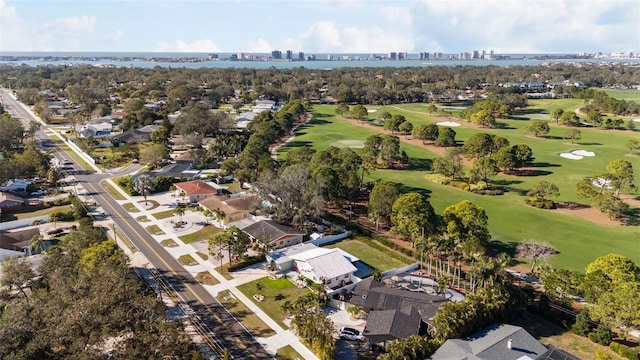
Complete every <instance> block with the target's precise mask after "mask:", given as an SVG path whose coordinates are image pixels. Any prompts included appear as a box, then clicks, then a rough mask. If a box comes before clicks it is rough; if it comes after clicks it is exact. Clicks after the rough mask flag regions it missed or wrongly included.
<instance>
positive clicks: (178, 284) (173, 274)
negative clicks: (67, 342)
mask: <svg viewBox="0 0 640 360" xmlns="http://www.w3.org/2000/svg"><path fill="white" fill-rule="evenodd" d="M0 97H1V98H2V103H3V104H6V105H8V106H6V105H5V106H6V107H8V108H9V109H8V110H9V111H10V112H11V113H12V115H13V116H14V117H17V118H19V119H20V120H21V121H22V122H23V123H24V124H28V123H29V122H30V121H37V120H36V119H34V118H33V117H32V116H31V114H29V112H27V111H26V110H25V109H24V108H22V105H21V104H19V103H18V102H16V101H15V100H14V99H13V98H11V97H10V96H8V95H7V94H6V93H5V92H4V91H3V93H2V94H0ZM36 139H37V140H39V141H40V142H41V143H42V144H43V145H44V144H47V145H48V146H53V147H55V146H56V145H55V143H53V145H52V144H51V143H50V141H51V139H50V138H49V137H48V135H47V134H45V133H44V131H42V130H40V131H39V132H38V133H37V134H36ZM56 156H57V157H58V158H59V159H61V160H62V161H70V162H71V163H72V164H73V170H71V171H70V173H71V174H72V175H73V176H74V177H75V178H76V180H77V181H78V182H80V183H82V186H83V187H84V188H85V189H86V190H87V192H88V195H89V194H90V195H91V196H92V197H93V198H94V200H95V201H96V203H97V204H98V205H100V206H101V207H102V208H103V210H104V212H105V213H107V214H108V215H109V216H110V217H111V218H112V220H113V221H114V223H115V224H116V225H117V226H118V228H119V229H120V230H121V231H122V232H123V233H124V234H125V235H126V237H127V238H129V240H130V241H131V242H132V243H133V244H134V245H135V246H136V247H137V248H138V250H140V251H141V252H142V253H143V254H144V255H145V257H146V258H147V259H148V260H149V261H150V263H151V264H152V265H153V267H154V268H155V269H157V271H158V272H159V273H160V274H161V275H162V276H163V277H164V278H165V280H166V281H167V282H168V283H169V284H170V285H171V286H172V287H173V288H174V289H175V291H176V293H177V294H178V296H179V297H180V298H181V299H182V300H183V302H184V303H186V304H187V305H188V306H189V307H190V308H191V310H193V311H194V313H195V314H196V316H197V317H198V318H199V319H200V320H201V322H203V323H204V324H205V325H206V329H208V330H210V333H211V334H210V335H211V337H212V338H214V339H215V341H217V342H218V343H219V345H220V346H221V347H223V348H226V349H228V351H229V353H230V355H231V356H232V357H233V358H235V359H246V358H252V359H272V357H271V355H269V353H267V352H266V351H265V350H264V348H263V347H262V346H261V345H260V344H259V343H258V342H257V341H256V340H255V338H253V336H251V334H250V333H248V332H247V331H246V329H245V328H244V327H243V326H242V324H240V323H239V322H237V321H236V320H235V319H234V318H233V316H231V314H230V313H229V312H228V311H227V310H226V309H225V308H224V307H223V306H222V305H221V304H220V303H219V302H218V301H217V300H216V299H215V298H214V297H213V296H211V294H209V293H208V292H207V291H206V290H205V289H204V288H203V287H202V285H200V283H198V281H197V280H195V279H194V278H193V276H191V274H189V273H188V272H187V271H186V270H185V269H184V268H183V267H182V265H181V264H180V263H178V261H176V260H175V259H174V258H173V257H172V256H171V255H170V254H168V253H167V252H166V251H165V250H164V248H163V247H162V245H160V244H159V243H158V242H157V241H156V240H155V239H153V237H152V236H151V235H149V233H147V232H146V230H145V229H144V228H143V227H142V226H141V225H140V224H139V223H138V222H136V221H135V220H134V219H133V218H131V216H130V215H129V213H128V212H127V211H125V210H124V209H123V208H122V207H121V206H120V205H119V204H118V203H117V202H116V200H115V199H113V197H111V195H110V194H109V193H108V192H106V191H105V190H104V189H103V188H102V186H100V185H99V183H100V181H101V180H103V179H105V178H106V175H99V174H95V173H90V172H87V171H85V170H83V169H82V167H81V166H80V165H79V164H77V163H76V162H75V160H74V159H73V158H72V157H71V156H70V155H69V154H67V153H66V152H65V151H64V150H62V149H59V151H57V152H56Z"/></svg>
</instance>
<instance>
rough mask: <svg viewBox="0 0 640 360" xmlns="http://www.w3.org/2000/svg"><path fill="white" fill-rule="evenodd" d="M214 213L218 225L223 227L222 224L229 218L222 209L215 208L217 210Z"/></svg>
mask: <svg viewBox="0 0 640 360" xmlns="http://www.w3.org/2000/svg"><path fill="white" fill-rule="evenodd" d="M212 213H213V217H214V218H215V219H216V221H217V222H218V225H220V226H222V222H223V221H224V219H226V218H227V214H226V213H225V212H224V211H223V210H222V209H220V208H215V210H213V211H212Z"/></svg>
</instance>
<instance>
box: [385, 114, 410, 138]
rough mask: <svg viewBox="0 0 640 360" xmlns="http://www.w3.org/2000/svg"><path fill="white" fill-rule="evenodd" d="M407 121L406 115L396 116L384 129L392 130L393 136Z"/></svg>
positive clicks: (392, 117)
mask: <svg viewBox="0 0 640 360" xmlns="http://www.w3.org/2000/svg"><path fill="white" fill-rule="evenodd" d="M405 121H407V119H406V118H405V117H404V115H400V114H394V115H393V116H391V119H389V120H387V121H385V122H384V128H385V130H390V131H391V133H392V134H393V133H395V132H396V131H398V130H399V129H400V124H402V123H404V122H405Z"/></svg>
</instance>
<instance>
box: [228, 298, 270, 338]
mask: <svg viewBox="0 0 640 360" xmlns="http://www.w3.org/2000/svg"><path fill="white" fill-rule="evenodd" d="M217 299H218V301H220V303H221V304H222V305H224V307H225V308H226V309H227V310H229V312H230V313H232V314H233V316H235V317H236V318H237V319H238V320H239V321H240V322H241V323H242V324H243V325H244V326H245V327H246V328H247V329H249V331H251V333H252V334H253V335H254V336H260V337H269V336H272V335H275V334H276V332H275V331H274V330H273V329H272V328H270V327H269V326H268V325H267V324H265V322H264V321H262V319H260V318H259V317H258V315H256V314H254V313H253V312H252V311H251V310H249V308H248V307H247V306H246V305H245V304H243V303H242V301H239V300H238V299H236V298H235V297H234V296H230V292H229V290H225V291H222V292H220V293H219V294H218V296H217Z"/></svg>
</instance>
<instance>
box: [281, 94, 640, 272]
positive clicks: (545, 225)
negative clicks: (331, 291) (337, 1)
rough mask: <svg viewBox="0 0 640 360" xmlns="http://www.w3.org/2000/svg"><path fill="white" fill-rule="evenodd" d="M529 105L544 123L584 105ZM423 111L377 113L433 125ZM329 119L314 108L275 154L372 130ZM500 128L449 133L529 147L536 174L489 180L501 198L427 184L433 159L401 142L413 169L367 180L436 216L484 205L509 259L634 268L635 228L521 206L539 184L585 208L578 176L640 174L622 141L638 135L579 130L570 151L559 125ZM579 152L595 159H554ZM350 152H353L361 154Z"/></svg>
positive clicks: (638, 255)
mask: <svg viewBox="0 0 640 360" xmlns="http://www.w3.org/2000/svg"><path fill="white" fill-rule="evenodd" d="M530 104H531V106H530V108H528V109H527V110H526V111H525V112H524V113H523V115H522V116H524V117H527V116H529V115H530V114H538V115H539V116H542V115H545V114H548V113H549V112H550V111H551V109H553V108H556V107H558V108H563V109H566V110H570V109H574V108H577V107H579V106H581V104H583V102H582V101H581V100H575V99H562V100H533V101H530ZM423 107H426V105H424V104H410V105H395V106H391V107H389V106H387V107H380V108H379V110H378V112H379V111H382V110H383V109H387V111H389V112H391V113H392V114H396V113H401V114H403V115H405V116H406V117H407V119H409V120H410V121H412V122H413V121H414V119H415V123H414V125H415V124H418V123H429V122H433V121H434V118H433V116H432V115H430V114H418V113H416V112H415V111H420V109H421V108H423ZM372 108H373V107H372ZM396 108H400V109H403V110H402V111H401V110H398V109H396ZM378 112H376V113H371V114H370V118H374V117H375V116H377V114H378ZM334 113H335V107H334V106H321V105H316V106H314V120H313V121H312V122H310V123H309V124H307V125H306V126H303V127H301V128H300V129H298V131H297V136H296V138H295V140H294V141H292V142H290V143H289V145H288V146H285V147H283V148H281V150H280V154H281V155H282V156H283V157H284V156H286V155H284V154H285V153H286V151H288V150H290V149H291V148H293V147H296V146H312V147H314V148H316V149H324V148H326V147H328V146H330V145H332V144H333V143H335V142H336V141H339V140H364V139H366V138H367V137H368V136H370V135H371V134H374V133H375V132H373V130H370V129H365V128H362V127H359V126H355V125H352V124H350V123H349V122H347V121H342V120H339V119H337V118H336V117H335V116H334ZM499 123H500V128H495V129H475V128H471V127H466V126H461V127H457V128H455V131H456V133H457V134H458V135H457V137H456V138H457V139H458V140H462V141H464V140H466V139H468V138H469V137H470V136H472V135H473V134H475V133H477V132H487V133H490V134H496V135H499V136H503V137H505V138H507V139H509V141H510V142H511V144H512V145H515V144H527V145H528V146H530V147H531V148H532V149H533V153H534V157H535V160H534V164H535V166H536V170H537V171H536V173H535V174H534V175H535V176H496V177H494V178H493V181H494V183H497V184H499V185H501V186H503V187H505V188H506V189H507V190H508V192H507V193H506V194H504V195H501V196H482V195H476V194H473V193H469V192H464V191H461V190H457V189H454V188H452V187H447V186H442V185H438V184H434V183H431V182H428V181H427V180H426V179H425V176H424V175H425V174H426V173H427V171H429V170H430V161H431V160H432V159H433V158H434V157H435V155H434V154H433V153H431V152H429V151H427V150H425V149H424V148H422V147H419V146H411V145H408V144H406V143H402V149H404V150H405V151H406V152H407V153H408V155H409V156H410V157H411V158H412V160H411V161H412V164H413V166H412V167H410V169H409V170H378V171H371V172H370V174H369V175H368V176H366V178H365V180H367V181H372V180H375V179H385V180H390V181H395V182H398V183H401V184H402V187H403V191H420V192H422V193H424V194H426V195H428V196H429V200H430V202H431V204H432V205H433V206H434V208H435V209H436V212H438V213H440V214H441V213H442V211H443V210H444V208H445V207H447V206H449V205H452V204H455V203H458V202H460V201H462V200H470V201H472V202H473V203H475V204H477V205H479V206H482V207H483V208H484V209H485V210H486V211H487V214H488V216H489V229H490V231H491V234H492V236H493V239H494V241H496V243H495V244H494V245H495V246H494V247H496V248H498V249H499V250H505V251H508V252H513V249H514V247H515V244H516V243H518V242H521V241H527V240H537V241H543V242H546V243H549V244H551V245H552V246H553V247H555V248H556V250H558V254H557V255H556V256H554V257H553V258H552V259H551V263H552V264H553V265H554V266H560V267H566V268H570V269H573V270H577V271H584V268H585V266H586V265H587V264H588V263H589V262H591V261H593V260H594V259H595V258H596V257H599V256H603V255H606V254H608V253H610V252H615V253H619V254H623V255H625V256H629V257H630V258H632V259H633V260H634V261H637V262H640V250H639V248H638V245H637V238H638V235H639V234H640V230H639V229H638V227H634V226H603V225H597V224H595V223H593V222H590V221H587V220H583V219H581V218H579V217H577V216H572V215H565V214H562V213H559V212H557V211H550V210H539V209H534V208H532V207H529V206H527V205H526V204H525V203H524V200H525V199H526V196H525V194H526V191H527V190H528V189H530V188H531V187H532V186H533V185H534V184H535V183H536V182H538V181H539V180H546V181H550V182H552V183H554V184H556V185H557V186H558V187H559V189H560V198H559V199H558V200H559V201H564V202H578V203H584V200H581V199H578V197H577V193H576V190H575V185H576V183H577V182H578V181H579V180H580V179H582V178H583V177H586V176H593V175H595V174H598V173H601V172H604V171H605V168H606V166H607V163H608V162H609V161H610V160H613V159H627V160H629V161H631V162H632V164H634V165H635V166H636V169H640V162H639V161H638V160H637V158H631V157H628V156H626V154H627V153H628V150H627V149H626V148H625V147H624V143H625V142H626V141H627V140H629V139H637V138H638V136H639V135H638V132H632V131H627V130H600V129H588V128H581V129H580V130H581V132H582V139H581V140H578V141H577V143H576V144H573V145H572V144H570V143H569V142H568V141H567V140H564V139H562V134H563V132H564V131H565V130H566V127H564V126H557V125H555V123H553V121H552V122H551V131H550V133H549V134H548V135H547V136H546V137H545V138H534V137H533V136H532V135H530V134H528V133H527V132H526V130H525V127H526V126H527V124H528V120H523V119H520V120H499ZM579 149H584V150H588V151H593V152H595V153H596V156H595V157H585V158H584V159H583V160H578V161H576V160H569V159H564V158H561V157H560V156H559V154H560V153H562V152H569V151H572V150H579ZM354 151H356V152H359V149H354ZM636 171H638V170H636ZM602 216H606V215H604V214H603V215H602ZM363 259H364V257H363ZM365 261H366V260H365Z"/></svg>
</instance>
